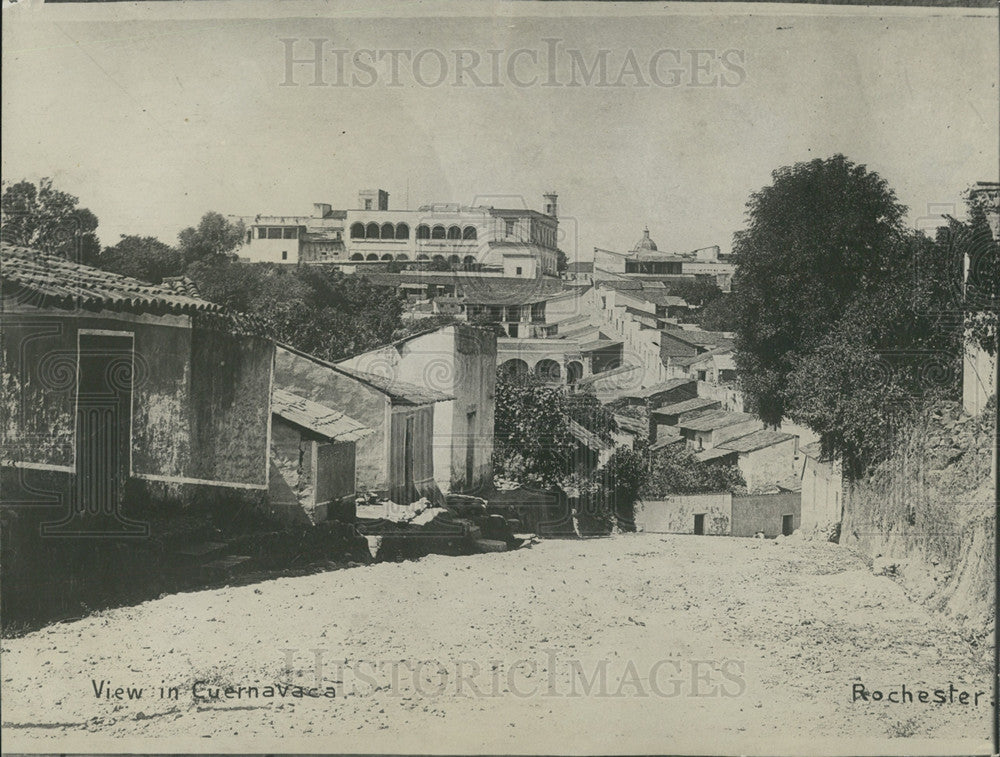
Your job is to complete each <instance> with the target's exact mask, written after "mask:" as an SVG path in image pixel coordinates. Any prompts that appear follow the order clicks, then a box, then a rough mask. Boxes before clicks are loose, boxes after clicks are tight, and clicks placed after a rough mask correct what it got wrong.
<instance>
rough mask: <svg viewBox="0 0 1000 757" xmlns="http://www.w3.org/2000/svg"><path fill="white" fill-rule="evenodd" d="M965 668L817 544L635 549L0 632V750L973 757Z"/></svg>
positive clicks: (975, 745) (974, 730)
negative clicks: (910, 756) (954, 754)
mask: <svg viewBox="0 0 1000 757" xmlns="http://www.w3.org/2000/svg"><path fill="white" fill-rule="evenodd" d="M984 658H985V656H984V655H983V653H982V651H981V650H980V651H979V652H976V651H975V650H972V649H971V648H970V647H969V646H968V645H967V644H966V643H965V642H963V641H962V640H961V639H960V638H959V637H958V636H957V635H956V634H955V633H953V631H952V629H950V628H949V627H948V625H947V624H946V623H945V622H943V621H942V620H941V619H939V618H937V617H934V616H932V615H930V614H929V613H928V612H927V611H926V610H924V609H923V608H921V607H919V606H917V605H915V604H913V603H911V602H910V601H908V600H907V598H906V597H905V596H904V594H903V593H902V591H901V589H900V588H899V587H898V586H897V585H896V584H894V583H893V582H892V581H891V580H890V579H888V578H885V577H876V576H873V575H872V574H871V573H870V571H869V570H868V569H867V568H866V567H865V565H864V564H863V563H862V562H861V561H860V560H859V559H857V558H856V557H855V556H853V555H852V554H851V553H850V552H848V551H847V550H845V549H842V548H840V547H838V546H836V545H832V544H826V543H803V542H796V541H782V542H778V543H776V542H771V541H760V540H754V539H730V538H724V537H696V536H660V535H652V534H639V535H626V536H619V537H611V538H605V539H593V540H587V541H545V542H542V543H540V544H537V545H535V546H534V547H533V548H531V549H524V550H519V551H517V552H512V553H505V554H487V555H477V556H471V557H441V556H432V557H429V558H425V559H423V560H420V561H418V562H404V563H390V564H379V565H374V566H368V567H359V568H352V569H347V570H340V571H333V572H328V573H322V574H316V575H310V576H302V577H297V578H282V579H277V580H270V581H264V582H259V583H256V584H251V585H246V586H239V587H227V588H221V589H214V590H210V591H203V592H197V593H190V594H181V595H175V596H170V597H165V598H163V599H160V600H156V601H152V602H147V603H145V604H143V605H140V606H137V607H130V608H122V609H118V610H113V611H108V612H105V613H102V614H100V615H97V616H94V617H90V618H87V619H85V620H81V621H78V622H74V623H68V624H59V625H55V626H51V627H49V628H46V629H42V630H41V631H38V632H35V633H32V634H30V635H28V636H26V637H24V638H18V639H7V640H4V641H3V657H2V677H3V688H2V695H3V722H4V726H5V727H4V731H5V740H7V747H6V748H7V750H8V751H9V750H11V749H20V748H35V749H46V750H50V751H72V748H73V745H74V744H76V745H78V746H77V748H80V745H81V741H80V739H86V741H85V742H83V743H85V744H86V745H87V746H88V748H90V749H110V750H118V751H121V750H123V749H126V750H129V749H130V750H139V749H154V750H155V749H156V746H155V745H152V744H150V743H148V742H145V741H143V740H144V739H162V738H166V739H169V743H170V745H171V748H173V749H201V750H223V749H235V748H241V749H243V750H249V751H265V750H281V751H290V750H294V749H296V748H297V747H296V744H295V742H291V741H288V740H287V739H290V738H291V739H297V740H306V741H299V742H298V743H299V744H300V745H301V747H302V748H306V747H308V748H311V749H321V750H324V751H338V752H344V751H351V752H360V751H386V750H388V751H403V750H407V751H439V752H440V751H450V750H464V751H482V750H485V751H490V752H494V753H495V752H516V751H531V752H571V751H572V752H581V751H585V752H591V753H604V754H608V753H612V752H623V751H628V752H636V751H657V752H665V751H666V752H675V753H676V752H689V753H693V752H707V753H718V752H720V751H727V752H729V751H739V752H744V753H753V752H764V753H776V752H787V753H803V750H804V749H805V750H808V751H810V752H815V751H817V750H826V751H831V752H843V753H854V754H859V753H862V752H877V751H890V752H897V753H901V752H907V753H918V752H939V753H943V752H948V751H952V750H954V749H959V750H961V751H963V752H965V753H974V752H987V753H988V751H989V744H988V739H989V733H990V723H991V714H992V712H991V693H990V692H991V689H990V681H991V679H990V675H989V672H988V670H987V668H986V667H985V666H984V665H982V664H981V662H979V661H981V660H983V659H984ZM103 682H107V683H103ZM288 684H293V685H292V686H288ZM904 685H905V687H906V692H905V693H904V692H903V690H902V687H903V686H904ZM857 686H863V687H864V688H863V690H859V689H858V688H857ZM161 687H163V691H162V694H163V695H162V696H161ZM171 687H176V698H173V694H172V692H171ZM298 687H301V688H298ZM119 688H120V689H121V691H119ZM227 688H228V695H227ZM129 689H131V694H130V693H129ZM139 689H142V692H141V695H139V696H137V695H138V690H139ZM937 690H941V691H942V692H943V693H944V697H945V699H946V701H945V703H940V702H936V701H935V699H936V698H937V695H936V693H935V692H936V691H937ZM876 691H878V692H881V695H880V696H881V701H876V696H875V692H876ZM921 692H926V696H927V701H926V702H921V701H920V698H921V696H922V694H921ZM962 692H966V693H967V697H966V698H965V701H964V703H963V702H962V701H960V700H961V699H962V696H961V693H962ZM979 692H985V694H980V696H979V697H978V704H974V703H973V695H974V694H976V693H979ZM213 694H214V695H217V696H218V698H214V697H213ZM268 694H270V696H269V695H268ZM862 694H863V696H862ZM893 694H894V696H891V695H893ZM907 695H908V696H909V698H907ZM865 697H867V701H866V700H865ZM901 698H902V699H903V701H901V702H900V701H896V702H893V701H890V700H892V699H895V700H899V699H901ZM910 698H912V701H910ZM855 700H856V701H855ZM281 739H285V740H284V741H279V740H281ZM56 740H58V743H56ZM160 748H161V749H162V745H161V746H160Z"/></svg>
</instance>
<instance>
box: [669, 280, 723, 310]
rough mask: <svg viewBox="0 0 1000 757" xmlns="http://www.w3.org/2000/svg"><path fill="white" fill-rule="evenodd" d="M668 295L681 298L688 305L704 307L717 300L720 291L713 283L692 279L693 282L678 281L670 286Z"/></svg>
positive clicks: (720, 294)
mask: <svg viewBox="0 0 1000 757" xmlns="http://www.w3.org/2000/svg"><path fill="white" fill-rule="evenodd" d="M670 294H672V295H674V296H675V297H683V298H684V301H685V302H686V303H687V304H688V305H694V306H695V307H704V306H705V305H708V304H710V303H712V302H715V301H716V300H717V299H719V298H720V297H721V296H722V289H721V288H720V287H719V285H718V284H715V283H714V282H711V281H705V280H704V279H694V280H693V281H679V282H677V283H676V284H673V285H671V287H670Z"/></svg>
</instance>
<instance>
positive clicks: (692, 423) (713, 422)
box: [680, 410, 755, 444]
mask: <svg viewBox="0 0 1000 757" xmlns="http://www.w3.org/2000/svg"><path fill="white" fill-rule="evenodd" d="M752 420H755V419H754V417H753V416H752V415H748V414H747V413H729V412H726V411H725V410H718V411H716V412H714V413H706V414H705V415H699V416H698V417H697V418H692V419H691V420H688V421H682V422H681V423H680V426H681V428H686V429H689V430H691V431H714V430H715V429H717V428H725V427H726V426H735V425H736V424H737V423H746V422H748V421H752ZM731 443H732V442H727V444H731Z"/></svg>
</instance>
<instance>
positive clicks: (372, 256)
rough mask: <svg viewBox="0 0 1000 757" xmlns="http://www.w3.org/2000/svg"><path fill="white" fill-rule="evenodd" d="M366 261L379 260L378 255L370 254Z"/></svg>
mask: <svg viewBox="0 0 1000 757" xmlns="http://www.w3.org/2000/svg"><path fill="white" fill-rule="evenodd" d="M365 260H378V255H376V254H375V253H374V252H369V253H368V257H366V258H365Z"/></svg>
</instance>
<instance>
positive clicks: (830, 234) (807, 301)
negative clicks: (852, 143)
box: [733, 155, 961, 476]
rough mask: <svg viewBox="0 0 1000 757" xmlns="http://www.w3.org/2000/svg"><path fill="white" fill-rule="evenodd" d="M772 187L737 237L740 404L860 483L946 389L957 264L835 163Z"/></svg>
mask: <svg viewBox="0 0 1000 757" xmlns="http://www.w3.org/2000/svg"><path fill="white" fill-rule="evenodd" d="M772 176H773V184H772V185H771V186H769V187H765V188H763V189H761V190H760V191H759V192H756V193H754V194H753V195H752V196H751V198H750V200H749V202H748V203H747V219H748V225H747V228H746V229H745V230H743V231H740V232H737V234H736V235H735V236H734V253H735V255H736V262H737V272H736V281H735V286H734V292H733V307H734V311H735V322H736V363H737V366H738V369H739V371H740V375H741V386H742V390H743V393H744V400H745V402H746V405H747V408H748V410H750V411H751V412H755V413H756V414H757V415H759V416H760V417H761V418H762V419H763V420H764V421H765V422H766V423H768V424H773V425H777V424H780V422H781V420H782V418H784V417H789V418H791V419H793V420H795V421H797V422H800V423H804V424H807V425H808V426H809V427H810V428H812V429H813V430H815V431H816V432H817V433H819V434H820V438H821V441H822V444H823V448H824V452H825V453H826V454H836V455H839V456H841V457H842V458H843V461H844V465H845V471H846V472H847V473H848V475H851V476H857V475H860V474H861V473H862V472H863V471H864V470H866V469H867V468H868V467H869V466H871V465H872V464H874V463H876V462H878V461H879V460H881V459H883V458H884V457H885V455H886V454H887V450H888V447H887V445H888V443H889V440H890V439H891V433H892V429H893V428H895V427H897V426H898V425H899V424H900V423H903V422H905V418H906V416H907V414H908V413H909V412H910V411H911V410H912V408H913V407H914V406H915V404H919V401H920V399H921V398H922V397H925V396H926V395H928V394H929V393H941V392H949V391H955V389H956V388H957V377H958V376H959V375H960V370H959V366H960V360H961V343H960V340H961V329H960V328H957V326H956V317H955V316H956V315H960V311H958V310H956V308H960V303H958V302H957V301H956V298H955V294H956V292H958V291H960V289H961V284H960V282H961V263H960V260H958V259H957V258H956V256H955V255H952V254H949V252H948V250H947V249H945V247H944V246H943V245H942V243H941V241H940V240H932V239H929V238H928V237H926V236H924V235H923V234H919V233H917V232H914V231H911V230H908V229H906V228H905V227H904V224H903V216H904V214H905V210H906V209H905V208H904V207H903V206H902V205H900V204H899V203H898V202H897V201H896V197H895V194H894V193H893V191H892V189H891V188H889V186H888V185H887V184H886V182H885V181H884V180H883V179H882V178H881V177H879V176H878V174H876V173H874V172H870V171H868V170H867V169H866V168H865V167H864V166H860V165H857V164H854V163H852V162H851V161H849V160H847V159H846V158H845V157H844V156H843V155H835V156H833V157H832V158H829V159H826V160H814V161H811V162H809V163H798V164H796V165H794V166H789V167H785V168H781V169H779V170H777V171H775V172H774V173H773V174H772ZM958 320H959V321H960V318H959V319H958Z"/></svg>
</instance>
